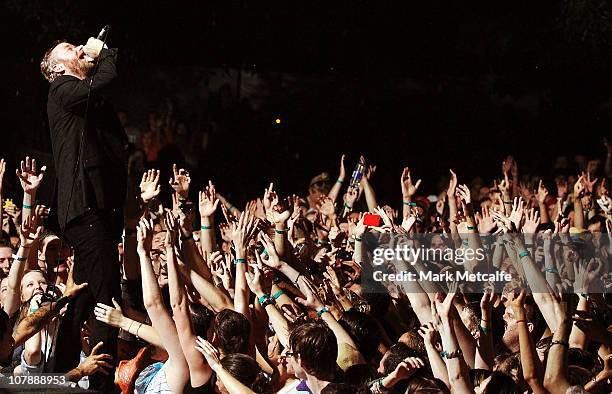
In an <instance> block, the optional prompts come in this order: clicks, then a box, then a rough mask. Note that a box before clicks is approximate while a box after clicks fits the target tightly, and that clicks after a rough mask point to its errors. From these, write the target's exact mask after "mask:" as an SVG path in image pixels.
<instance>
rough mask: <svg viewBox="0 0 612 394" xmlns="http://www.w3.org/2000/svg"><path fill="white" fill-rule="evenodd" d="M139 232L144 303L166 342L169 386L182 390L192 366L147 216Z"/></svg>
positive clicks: (161, 337)
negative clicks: (162, 282)
mask: <svg viewBox="0 0 612 394" xmlns="http://www.w3.org/2000/svg"><path fill="white" fill-rule="evenodd" d="M136 231H137V239H138V255H139V256H140V276H141V278H142V298H143V302H144V306H145V308H146V310H147V313H148V314H149V318H150V319H151V323H152V324H153V328H155V331H157V334H158V335H159V337H160V339H161V340H162V342H163V343H164V348H165V349H166V351H167V352H168V361H167V362H166V368H167V370H168V373H167V378H168V385H169V386H170V388H171V389H172V390H173V391H178V392H182V390H183V388H184V386H185V383H186V382H187V379H189V367H188V365H187V361H186V360H185V356H184V355H183V349H182V348H181V344H180V342H179V338H178V334H177V330H176V326H175V325H174V322H173V321H172V318H171V317H170V314H169V313H168V311H167V310H166V307H165V306H164V301H163V299H162V295H161V291H160V289H159V285H158V283H157V278H156V277H155V273H154V271H153V267H152V266H151V259H150V258H149V253H150V251H151V242H152V238H153V222H152V221H150V220H147V219H144V218H143V219H141V220H140V224H139V225H138V227H137V230H136Z"/></svg>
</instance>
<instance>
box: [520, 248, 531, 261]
mask: <svg viewBox="0 0 612 394" xmlns="http://www.w3.org/2000/svg"><path fill="white" fill-rule="evenodd" d="M518 256H519V258H520V259H522V258H523V257H527V256H529V251H528V250H523V251H522V252H519V254H518Z"/></svg>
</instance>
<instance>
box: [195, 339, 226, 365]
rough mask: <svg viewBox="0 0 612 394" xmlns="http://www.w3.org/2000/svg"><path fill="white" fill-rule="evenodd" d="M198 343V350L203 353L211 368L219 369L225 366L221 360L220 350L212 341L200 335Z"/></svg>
mask: <svg viewBox="0 0 612 394" xmlns="http://www.w3.org/2000/svg"><path fill="white" fill-rule="evenodd" d="M196 343H197V345H196V350H197V351H199V352H200V353H202V355H203V356H204V358H205V359H206V362H207V363H208V366H209V367H210V369H212V370H213V371H217V369H219V368H223V367H222V366H221V362H220V361H219V351H218V350H217V349H216V348H215V347H214V346H213V345H212V344H211V343H210V342H208V341H207V340H206V339H204V338H202V337H200V336H198V337H197V338H196Z"/></svg>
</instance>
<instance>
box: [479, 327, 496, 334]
mask: <svg viewBox="0 0 612 394" xmlns="http://www.w3.org/2000/svg"><path fill="white" fill-rule="evenodd" d="M478 329H479V330H480V332H481V333H483V334H485V335H487V334H489V333H491V332H493V330H492V329H491V328H487V327H484V326H482V324H481V325H480V326H479V327H478Z"/></svg>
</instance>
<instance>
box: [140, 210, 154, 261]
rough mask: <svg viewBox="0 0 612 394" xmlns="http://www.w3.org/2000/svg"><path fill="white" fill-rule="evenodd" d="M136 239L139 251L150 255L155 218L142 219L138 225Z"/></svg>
mask: <svg viewBox="0 0 612 394" xmlns="http://www.w3.org/2000/svg"><path fill="white" fill-rule="evenodd" d="M136 240H137V242H138V246H137V250H138V253H139V254H146V255H148V254H149V252H150V251H151V247H152V243H153V220H150V219H149V220H147V219H145V218H141V219H140V222H139V223H138V225H137V226H136Z"/></svg>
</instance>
